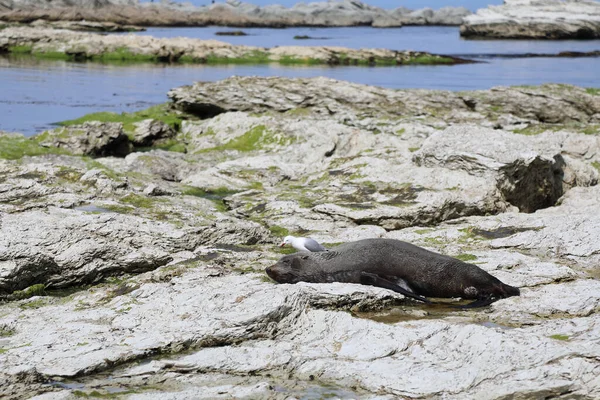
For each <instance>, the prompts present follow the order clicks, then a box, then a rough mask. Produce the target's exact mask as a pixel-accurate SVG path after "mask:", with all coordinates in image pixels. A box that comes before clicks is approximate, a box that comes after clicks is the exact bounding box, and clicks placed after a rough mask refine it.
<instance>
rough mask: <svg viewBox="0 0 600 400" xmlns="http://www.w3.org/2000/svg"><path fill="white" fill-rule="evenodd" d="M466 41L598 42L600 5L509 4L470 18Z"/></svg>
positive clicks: (520, 0) (514, 0)
mask: <svg viewBox="0 0 600 400" xmlns="http://www.w3.org/2000/svg"><path fill="white" fill-rule="evenodd" d="M460 34H461V36H464V37H475V38H491V39H594V38H599V37H600V4H599V3H598V2H597V1H588V0H583V1H582V0H568V1H560V0H545V1H538V0H506V1H505V2H504V4H503V5H500V6H489V7H488V8H483V9H480V10H478V11H477V13H476V14H474V15H469V16H466V17H465V19H464V22H463V24H462V25H461V27H460Z"/></svg>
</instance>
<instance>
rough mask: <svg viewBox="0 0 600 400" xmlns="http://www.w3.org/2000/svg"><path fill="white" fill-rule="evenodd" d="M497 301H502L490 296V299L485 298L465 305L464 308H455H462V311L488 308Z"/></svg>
mask: <svg viewBox="0 0 600 400" xmlns="http://www.w3.org/2000/svg"><path fill="white" fill-rule="evenodd" d="M497 300H500V299H498V298H496V297H494V296H489V297H483V298H481V299H477V300H475V301H473V302H471V303H469V304H465V305H463V306H455V307H456V308H462V309H468V308H479V307H486V306H489V305H490V304H492V303H493V302H495V301H497Z"/></svg>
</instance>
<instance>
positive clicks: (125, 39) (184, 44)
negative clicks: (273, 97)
mask: <svg viewBox="0 0 600 400" xmlns="http://www.w3.org/2000/svg"><path fill="white" fill-rule="evenodd" d="M13 51H17V52H19V53H28V54H32V55H35V56H38V57H46V56H50V57H52V58H56V57H62V58H65V59H77V60H89V59H97V60H108V61H110V60H113V61H114V60H117V61H146V62H152V61H154V62H157V61H158V62H177V61H182V62H183V61H185V62H190V63H202V64H203V63H217V64H218V63H220V64H225V63H229V62H246V63H271V62H272V63H281V64H330V65H371V66H375V65H404V64H430V65H435V64H441V65H452V64H458V63H465V62H470V61H467V60H465V59H461V58H458V57H451V56H442V55H436V54H431V53H426V52H417V51H396V50H385V49H358V50H357V49H351V48H345V47H334V46H314V47H308V46H306V47H304V46H280V47H273V48H264V47H256V46H241V45H232V44H229V43H225V42H220V41H216V40H200V39H191V38H184V37H179V38H154V37H151V36H141V35H102V34H98V33H84V32H72V31H67V30H61V29H37V28H31V27H10V28H5V29H2V30H0V53H2V52H8V53H11V52H13Z"/></svg>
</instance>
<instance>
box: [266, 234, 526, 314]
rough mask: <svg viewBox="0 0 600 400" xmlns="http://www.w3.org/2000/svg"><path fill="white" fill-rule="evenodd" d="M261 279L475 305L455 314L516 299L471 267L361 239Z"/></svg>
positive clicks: (284, 263) (305, 256)
mask: <svg viewBox="0 0 600 400" xmlns="http://www.w3.org/2000/svg"><path fill="white" fill-rule="evenodd" d="M266 273H267V275H269V277H270V278H272V279H274V280H275V281H277V282H279V283H297V282H313V283H327V282H347V283H361V284H363V285H372V286H379V287H382V288H386V289H390V290H393V291H395V292H398V293H402V294H403V295H405V296H406V297H410V298H413V299H416V300H420V301H423V302H426V303H430V301H429V300H427V299H426V297H437V298H452V297H461V298H463V299H475V301H474V302H472V303H469V304H467V305H465V306H462V307H461V308H474V307H483V306H487V305H489V304H491V303H493V302H494V301H496V300H499V299H503V298H506V297H510V296H519V294H520V291H519V289H518V288H516V287H512V286H509V285H506V284H504V283H502V282H501V281H500V280H499V279H497V278H495V277H493V276H492V275H490V274H488V273H487V272H486V271H484V270H482V269H481V268H479V267H477V266H476V265H473V264H468V263H465V262H463V261H461V260H458V259H456V258H452V257H449V256H445V255H443V254H438V253H434V252H432V251H429V250H425V249H423V248H421V247H418V246H415V245H412V244H410V243H406V242H402V241H400V240H395V239H364V240H359V241H356V242H350V243H345V244H342V245H340V246H337V247H335V248H333V249H329V251H326V252H319V253H309V252H299V253H295V254H290V255H286V256H284V257H282V258H281V259H280V260H279V261H277V264H275V265H272V266H270V267H268V268H267V269H266Z"/></svg>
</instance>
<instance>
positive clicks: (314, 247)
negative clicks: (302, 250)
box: [304, 238, 327, 252]
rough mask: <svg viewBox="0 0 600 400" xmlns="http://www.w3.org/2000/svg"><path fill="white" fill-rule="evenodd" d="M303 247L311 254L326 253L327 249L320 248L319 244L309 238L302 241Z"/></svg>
mask: <svg viewBox="0 0 600 400" xmlns="http://www.w3.org/2000/svg"><path fill="white" fill-rule="evenodd" d="M304 247H306V250H308V251H312V252H317V251H327V249H326V248H325V247H323V246H321V244H319V242H317V241H316V240H314V239H311V238H305V239H304Z"/></svg>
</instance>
